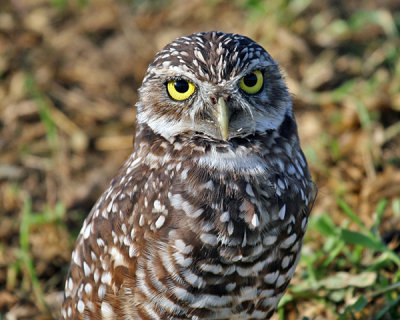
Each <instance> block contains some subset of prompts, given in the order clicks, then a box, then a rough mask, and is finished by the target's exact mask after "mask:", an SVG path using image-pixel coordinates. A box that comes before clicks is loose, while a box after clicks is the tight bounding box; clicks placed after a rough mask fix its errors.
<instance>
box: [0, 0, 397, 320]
mask: <svg viewBox="0 0 400 320" xmlns="http://www.w3.org/2000/svg"><path fill="white" fill-rule="evenodd" d="M377 2H378V1H373V0H369V1H361V0H354V1H346V2H338V1H327V0H324V1H317V0H314V1H312V0H309V1H307V0H293V1H284V0H279V1H274V2H273V1H261V0H248V1H239V0H237V1H231V2H229V1H218V0H213V1H199V0H194V1H191V2H189V1H186V2H183V1H172V2H168V1H161V0H159V1H149V2H146V1H139V0H137V1H116V0H97V1H88V2H86V1H83V0H81V1H79V0H75V1H73V0H71V1H67V0H26V1H25V0H24V1H22V0H9V1H2V2H1V3H0V115H1V116H0V150H1V152H0V241H1V242H0V319H3V318H8V319H28V318H29V319H32V318H35V319H51V318H53V317H56V316H57V312H58V308H59V304H60V299H61V295H62V290H63V282H64V278H65V276H66V272H67V266H68V262H69V259H70V253H71V250H72V247H73V243H74V239H75V237H76V236H77V233H78V232H79V229H80V226H81V224H82V221H83V219H84V217H85V215H86V214H87V213H88V212H89V210H90V208H91V206H92V205H93V203H94V202H95V200H96V199H97V197H98V196H99V195H100V193H101V192H102V191H103V190H104V189H105V186H106V184H107V183H108V181H109V180H110V179H111V178H112V176H113V174H114V173H115V171H116V170H117V168H118V167H119V165H120V164H121V163H122V161H123V160H124V158H125V157H126V156H127V155H128V154H129V153H130V150H131V145H132V135H133V132H134V123H135V109H134V108H132V106H133V105H134V104H135V102H136V100H137V93H136V90H137V88H138V87H139V86H140V83H141V80H142V77H143V75H144V72H145V70H146V67H147V64H148V63H149V62H150V61H151V59H152V57H153V56H154V53H155V52H156V51H157V50H158V49H160V48H161V47H162V46H163V45H165V44H166V43H168V42H169V41H171V40H173V39H174V38H176V37H177V36H180V35H185V34H190V33H192V32H195V31H206V30H212V29H219V30H222V31H227V32H238V33H242V34H245V35H248V36H250V37H251V38H253V39H254V40H256V41H258V42H260V43H261V44H262V45H263V46H264V47H265V48H266V49H267V50H268V51H269V52H270V53H271V54H272V56H273V57H275V58H276V59H277V60H278V61H279V63H280V65H281V67H282V70H283V72H284V73H285V75H286V79H287V82H288V85H289V88H290V91H291V92H292V93H293V96H294V100H295V112H296V116H297V119H298V124H299V131H300V135H301V138H302V144H303V148H304V150H305V152H306V155H307V158H308V161H309V164H310V167H311V170H312V174H313V177H314V178H315V180H316V181H317V183H318V185H319V188H320V193H319V197H318V200H317V203H316V205H315V209H314V211H313V219H312V220H311V222H310V228H309V231H308V233H307V240H306V243H305V246H304V253H303V257H302V260H301V262H300V265H299V268H298V270H297V272H296V277H295V279H294V281H293V283H292V286H291V288H290V290H289V292H288V294H287V295H286V296H285V299H284V301H282V303H281V308H280V310H279V315H276V318H277V319H278V318H280V319H301V318H303V317H309V318H314V319H399V318H400V308H399V305H400V300H399V281H400V272H399V270H400V264H399V256H398V253H399V247H400V170H399V167H400V40H399V32H400V11H399V10H400V4H399V2H398V1H396V0H386V1H383V0H382V1H379V6H378V4H376V3H377Z"/></svg>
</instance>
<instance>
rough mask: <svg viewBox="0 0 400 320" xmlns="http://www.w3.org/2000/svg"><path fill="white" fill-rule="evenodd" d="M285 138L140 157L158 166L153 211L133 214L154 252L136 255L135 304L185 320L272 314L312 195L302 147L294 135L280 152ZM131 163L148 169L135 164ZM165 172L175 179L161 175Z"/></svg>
mask: <svg viewBox="0 0 400 320" xmlns="http://www.w3.org/2000/svg"><path fill="white" fill-rule="evenodd" d="M270 139H272V137H270ZM277 142H278V143H280V145H283V146H284V145H285V144H281V143H282V141H275V142H274V143H272V142H270V143H271V147H272V148H271V149H269V150H270V151H268V152H267V151H265V148H263V144H265V143H266V141H259V143H257V144H254V141H253V142H252V147H249V148H245V147H243V146H242V147H240V148H232V147H227V146H219V145H212V146H209V145H208V146H202V145H198V146H197V148H195V149H191V150H190V153H191V156H190V157H187V156H184V157H182V154H185V146H184V144H182V145H181V144H180V143H178V142H175V143H174V144H173V146H172V145H171V148H173V149H170V147H169V146H168V147H167V146H165V145H164V147H166V149H165V150H164V149H163V148H160V147H158V149H157V150H158V152H159V154H158V155H155V154H154V153H151V154H149V153H147V155H145V156H144V157H143V158H141V159H142V160H141V165H143V164H146V165H147V166H148V167H147V168H146V170H148V169H151V168H153V169H152V170H154V171H153V173H152V174H150V178H149V179H148V180H146V182H145V183H144V186H143V191H144V193H145V194H147V196H146V197H145V199H146V200H145V201H146V202H147V207H148V208H149V210H148V213H143V212H142V213H140V212H134V215H135V220H136V224H137V225H133V226H131V228H137V229H138V231H136V232H135V233H136V237H137V238H136V242H138V243H141V242H143V243H144V242H145V243H146V249H145V250H144V252H145V253H146V254H143V255H141V256H138V257H137V271H136V273H135V275H134V276H133V275H132V282H131V283H127V285H125V286H124V287H126V288H129V289H124V290H125V291H124V292H123V293H121V294H122V296H125V295H126V294H127V293H128V295H129V294H130V295H131V296H132V300H129V301H135V305H134V308H138V310H140V309H141V308H142V307H144V306H142V305H140V303H138V301H139V302H140V301H146V306H145V307H146V308H147V309H148V310H147V313H148V312H149V310H151V311H152V312H154V314H156V312H157V314H158V312H159V311H160V310H161V311H162V314H165V316H166V315H170V314H173V315H174V316H175V317H174V318H180V317H181V318H182V319H187V318H191V319H208V318H209V319H234V318H235V317H239V318H240V317H245V318H246V317H248V318H251V319H253V318H254V319H257V318H259V319H266V318H268V317H270V316H271V315H272V313H273V311H274V309H275V308H276V305H277V303H278V302H279V300H280V298H281V296H282V295H283V293H284V291H285V289H286V288H287V286H288V283H289V281H290V279H291V278H292V276H293V273H294V270H295V267H296V264H297V262H298V259H299V256H300V249H301V243H302V239H303V235H304V230H305V229H306V226H307V219H308V211H309V210H308V206H309V203H310V202H311V200H312V199H311V198H312V188H311V186H310V182H309V177H308V171H307V167H306V164H305V161H304V157H303V155H302V153H301V152H300V151H299V150H296V149H293V148H292V147H291V146H290V145H289V142H287V141H286V143H288V145H287V147H286V148H287V150H284V149H282V148H281V147H280V148H275V151H274V152H273V151H272V150H273V149H274V144H275V143H277ZM156 145H157V144H156ZM177 148H178V149H180V150H177ZM278 149H279V150H278ZM161 150H162V151H161ZM260 150H263V152H260ZM177 151H179V155H180V156H179V157H177V156H176V155H175V152H177ZM288 151H291V153H290V154H286V155H285V156H283V155H284V154H285V153H287V152H288ZM266 153H268V157H267V154H266ZM274 153H277V154H275V155H274ZM139 154H140V150H139ZM143 154H146V153H145V152H144V153H143ZM172 159H173V160H172ZM177 159H178V160H177ZM127 168H128V169H127V170H128V171H129V170H131V171H132V172H133V174H140V172H141V171H142V170H143V168H142V169H140V168H135V160H132V161H131V164H128V167H127ZM129 168H132V169H129ZM161 171H163V173H161ZM135 172H137V173H135ZM156 176H157V177H160V176H161V177H163V176H164V177H165V178H166V179H163V180H164V181H166V180H168V179H169V181H170V183H169V184H165V183H164V184H163V185H160V181H152V177H156ZM159 188H167V189H168V192H160V189H159ZM139 189H140V186H139ZM161 194H164V195H166V197H165V198H160V197H159V195H161ZM139 207H141V204H140V203H139ZM143 207H146V203H144V204H143ZM134 223H135V222H134ZM139 229H142V230H141V231H140V232H139ZM145 229H147V231H144V230H145ZM132 288H134V289H132ZM126 290H129V292H126ZM126 308H128V309H129V308H132V306H126ZM156 310H157V311H156ZM161 318H162V317H161Z"/></svg>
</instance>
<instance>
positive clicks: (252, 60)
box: [137, 31, 292, 142]
mask: <svg viewBox="0 0 400 320" xmlns="http://www.w3.org/2000/svg"><path fill="white" fill-rule="evenodd" d="M139 93H140V100H139V102H138V104H137V106H138V122H139V123H145V124H147V125H148V126H150V127H151V128H152V129H153V131H154V132H156V133H158V134H160V135H162V136H163V137H165V138H167V139H170V138H173V137H175V136H178V135H182V136H185V137H187V138H190V137H193V136H196V137H198V136H204V137H205V138H207V139H213V140H221V141H227V142H228V141H229V140H230V139H233V138H235V137H244V136H248V135H253V134H260V135H264V134H267V133H268V132H270V131H271V130H278V128H279V127H280V125H281V124H282V123H283V120H284V118H285V117H286V116H287V115H288V116H289V117H292V110H291V109H292V103H291V98H290V95H289V93H288V91H287V88H286V85H285V83H284V81H283V79H282V76H281V74H280V72H279V68H278V66H277V63H276V62H275V61H274V60H273V59H272V58H271V56H270V55H269V54H268V53H267V52H266V51H265V50H264V49H263V48H262V47H261V46H260V45H258V44H257V43H255V42H254V41H252V40H251V39H249V38H246V37H243V36H240V35H236V34H225V33H221V32H214V31H213V32H206V33H198V34H193V35H191V36H188V37H182V38H179V39H176V40H175V41H173V42H172V43H170V44H168V45H167V46H166V47H165V48H164V49H163V50H161V51H160V52H158V53H157V55H156V58H155V59H154V61H153V62H152V63H151V64H150V66H149V68H148V70H147V74H146V76H145V78H144V80H143V85H142V87H141V88H140V90H139Z"/></svg>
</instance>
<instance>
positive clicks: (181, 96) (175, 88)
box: [167, 80, 196, 101]
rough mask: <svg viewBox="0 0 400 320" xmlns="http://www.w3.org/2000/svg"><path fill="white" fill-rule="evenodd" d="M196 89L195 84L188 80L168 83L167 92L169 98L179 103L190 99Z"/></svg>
mask: <svg viewBox="0 0 400 320" xmlns="http://www.w3.org/2000/svg"><path fill="white" fill-rule="evenodd" d="M195 89H196V87H195V86H194V84H193V83H191V82H188V81H186V80H172V81H169V82H168V83H167V91H168V94H169V96H170V97H171V98H172V99H174V100H177V101H182V100H186V99H187V98H189V97H190V96H191V95H192V94H193V92H194V90H195Z"/></svg>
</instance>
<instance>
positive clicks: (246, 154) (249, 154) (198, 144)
mask: <svg viewBox="0 0 400 320" xmlns="http://www.w3.org/2000/svg"><path fill="white" fill-rule="evenodd" d="M278 136H279V135H278V133H277V132H275V131H271V132H269V133H268V135H264V136H260V137H255V136H252V138H251V139H246V138H240V139H236V140H233V141H231V142H230V143H225V142H218V141H212V140H209V139H206V138H203V137H196V136H191V137H188V136H184V137H180V136H176V137H174V138H173V140H172V141H170V140H167V139H165V138H164V137H162V136H161V135H159V134H157V133H155V132H154V131H153V130H152V129H151V128H150V127H149V126H147V125H145V124H144V125H143V124H141V125H140V126H139V127H138V132H137V135H136V139H135V145H136V147H135V149H136V150H137V152H138V153H140V154H142V155H146V157H147V158H148V159H151V162H152V165H153V166H155V165H158V166H162V165H164V164H166V163H167V162H169V161H170V160H174V161H175V162H180V161H191V162H192V163H193V164H195V165H196V166H198V167H202V168H207V169H211V170H216V171H219V172H230V173H236V174H240V173H243V174H246V175H247V174H248V175H265V174H266V172H267V171H268V168H267V166H268V165H269V164H271V165H273V166H274V162H275V160H274V159H275V158H277V157H275V155H274V152H273V148H274V146H275V145H276V141H275V140H276V139H277V137H278ZM266 153H268V155H269V156H268V160H267V161H266V157H265V155H266Z"/></svg>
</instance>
